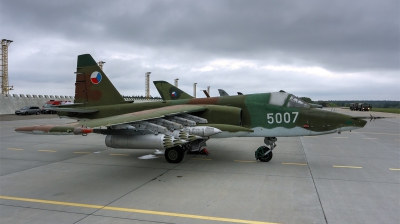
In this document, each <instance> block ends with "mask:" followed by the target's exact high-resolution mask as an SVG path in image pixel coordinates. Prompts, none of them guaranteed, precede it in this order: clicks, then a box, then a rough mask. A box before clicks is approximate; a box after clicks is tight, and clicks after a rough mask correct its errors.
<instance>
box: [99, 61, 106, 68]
mask: <svg viewBox="0 0 400 224" xmlns="http://www.w3.org/2000/svg"><path fill="white" fill-rule="evenodd" d="M104 63H106V62H105V61H99V62H97V64H98V65H99V67H100V69H101V70H103V65H104Z"/></svg>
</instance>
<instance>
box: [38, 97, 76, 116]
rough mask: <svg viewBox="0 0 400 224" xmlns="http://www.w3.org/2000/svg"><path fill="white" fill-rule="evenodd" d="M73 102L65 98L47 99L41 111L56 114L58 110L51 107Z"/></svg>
mask: <svg viewBox="0 0 400 224" xmlns="http://www.w3.org/2000/svg"><path fill="white" fill-rule="evenodd" d="M64 104H71V101H64V100H50V101H47V102H46V103H45V104H44V105H43V106H42V110H41V113H42V114H56V113H57V112H56V111H54V110H52V109H51V108H52V107H54V106H58V105H64Z"/></svg>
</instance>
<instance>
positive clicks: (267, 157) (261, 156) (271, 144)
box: [255, 137, 278, 162]
mask: <svg viewBox="0 0 400 224" xmlns="http://www.w3.org/2000/svg"><path fill="white" fill-rule="evenodd" d="M277 140H278V139H277V138H276V137H265V138H264V143H265V144H266V145H267V146H260V147H259V148H258V149H257V150H256V151H255V157H256V160H260V161H261V162H269V161H271V159H272V156H273V154H272V150H273V149H274V148H275V147H276V144H275V142H276V141H277Z"/></svg>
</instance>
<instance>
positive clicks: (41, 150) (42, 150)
mask: <svg viewBox="0 0 400 224" xmlns="http://www.w3.org/2000/svg"><path fill="white" fill-rule="evenodd" d="M38 151H39V152H57V151H55V150H47V149H40V150H38Z"/></svg>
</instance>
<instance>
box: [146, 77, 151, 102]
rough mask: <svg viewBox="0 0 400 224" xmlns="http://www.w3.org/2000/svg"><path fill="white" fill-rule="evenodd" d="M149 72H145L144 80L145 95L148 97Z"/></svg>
mask: <svg viewBox="0 0 400 224" xmlns="http://www.w3.org/2000/svg"><path fill="white" fill-rule="evenodd" d="M150 74H151V72H146V81H145V89H146V90H145V91H146V93H145V96H146V98H147V99H148V98H150Z"/></svg>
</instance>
